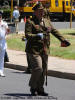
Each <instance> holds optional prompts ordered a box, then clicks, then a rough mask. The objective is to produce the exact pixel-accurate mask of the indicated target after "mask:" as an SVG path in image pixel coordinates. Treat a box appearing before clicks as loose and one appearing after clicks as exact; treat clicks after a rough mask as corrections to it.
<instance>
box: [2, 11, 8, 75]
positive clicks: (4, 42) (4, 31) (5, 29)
mask: <svg viewBox="0 0 75 100" xmlns="http://www.w3.org/2000/svg"><path fill="white" fill-rule="evenodd" d="M8 32H9V28H8V25H7V23H6V22H4V21H3V20H2V13H1V12H0V76H2V77H4V76H5V75H4V55H5V50H6V48H7V45H6V40H5V35H6V34H7V33H8Z"/></svg>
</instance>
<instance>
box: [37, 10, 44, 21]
mask: <svg viewBox="0 0 75 100" xmlns="http://www.w3.org/2000/svg"><path fill="white" fill-rule="evenodd" d="M35 15H36V16H37V17H38V18H39V19H41V18H42V17H43V15H44V11H43V9H37V10H36V11H35Z"/></svg>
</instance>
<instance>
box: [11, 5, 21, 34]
mask: <svg viewBox="0 0 75 100" xmlns="http://www.w3.org/2000/svg"><path fill="white" fill-rule="evenodd" d="M19 17H20V13H19V10H18V7H17V6H15V7H14V11H13V20H14V22H15V26H16V33H18V22H19Z"/></svg>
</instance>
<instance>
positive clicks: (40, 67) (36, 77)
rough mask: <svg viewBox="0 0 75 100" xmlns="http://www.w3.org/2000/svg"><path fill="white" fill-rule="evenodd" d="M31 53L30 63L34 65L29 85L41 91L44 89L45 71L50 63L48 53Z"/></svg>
mask: <svg viewBox="0 0 75 100" xmlns="http://www.w3.org/2000/svg"><path fill="white" fill-rule="evenodd" d="M29 55H30V63H31V65H32V74H31V78H30V81H29V86H30V87H31V88H33V89H38V90H39V91H44V88H43V85H44V81H45V72H46V68H47V64H48V55H45V54H44V55H34V54H29Z"/></svg>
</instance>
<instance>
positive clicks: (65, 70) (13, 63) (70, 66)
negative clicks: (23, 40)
mask: <svg viewBox="0 0 75 100" xmlns="http://www.w3.org/2000/svg"><path fill="white" fill-rule="evenodd" d="M7 53H8V56H9V62H6V63H5V67H6V68H11V69H15V70H21V71H26V69H27V66H28V65H27V60H26V54H25V52H22V51H16V50H9V49H7ZM47 74H48V76H53V77H59V78H65V79H71V80H75V60H67V59H61V58H59V57H52V56H49V58H48V73H47Z"/></svg>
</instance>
